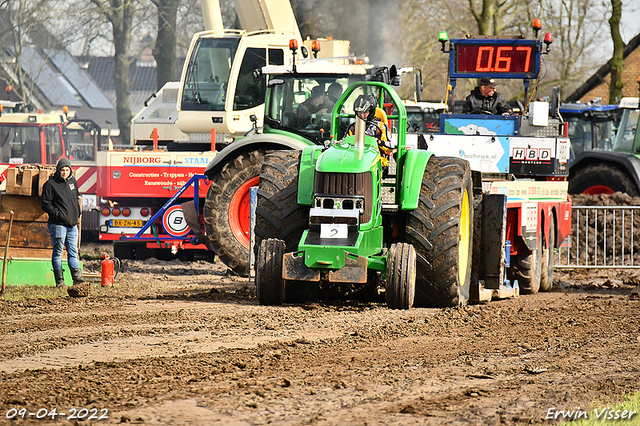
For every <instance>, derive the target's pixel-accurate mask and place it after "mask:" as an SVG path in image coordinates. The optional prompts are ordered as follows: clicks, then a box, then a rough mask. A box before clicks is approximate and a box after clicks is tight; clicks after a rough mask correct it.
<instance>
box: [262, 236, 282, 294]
mask: <svg viewBox="0 0 640 426" xmlns="http://www.w3.org/2000/svg"><path fill="white" fill-rule="evenodd" d="M284 251H285V245H284V241H282V240H278V239H271V238H270V239H268V240H262V242H261V243H260V247H259V248H258V258H257V260H256V295H257V296H258V301H259V302H260V304H261V305H282V304H283V303H284V300H285V281H284V279H283V278H282V256H283V255H284Z"/></svg>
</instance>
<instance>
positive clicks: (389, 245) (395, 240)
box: [255, 81, 474, 309]
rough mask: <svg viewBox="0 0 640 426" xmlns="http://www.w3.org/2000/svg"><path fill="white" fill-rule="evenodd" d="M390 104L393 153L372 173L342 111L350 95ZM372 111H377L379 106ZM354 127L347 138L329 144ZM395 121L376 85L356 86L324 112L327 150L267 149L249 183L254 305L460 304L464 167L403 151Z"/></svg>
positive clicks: (467, 253) (467, 173)
mask: <svg viewBox="0 0 640 426" xmlns="http://www.w3.org/2000/svg"><path fill="white" fill-rule="evenodd" d="M364 93H369V94H374V95H375V96H376V98H377V99H378V100H379V106H380V107H382V100H383V99H384V100H386V101H389V100H390V101H391V103H392V104H393V111H397V114H396V115H389V116H388V117H387V118H388V119H389V120H392V122H394V127H395V130H396V132H397V133H395V134H394V136H396V142H397V147H396V152H395V154H394V156H393V158H391V164H390V165H389V166H388V167H383V166H382V157H381V151H380V149H379V148H378V143H377V140H376V139H375V138H373V137H370V136H367V135H365V134H364V127H365V125H364V121H363V120H361V119H359V118H356V115H355V114H354V113H352V112H351V111H352V110H353V108H352V105H353V102H354V100H355V98H356V96H357V95H359V94H364ZM380 109H381V108H380ZM354 118H355V120H356V123H355V132H354V135H351V136H346V137H344V138H342V139H340V136H341V135H339V132H340V129H341V123H342V128H343V129H344V124H345V122H349V121H351V120H353V119H354ZM406 129H407V114H406V110H405V107H404V105H403V103H402V101H401V100H400V98H399V97H398V95H397V94H396V92H395V91H394V90H393V89H392V88H391V87H390V86H389V85H387V84H385V83H381V82H371V81H369V82H358V83H354V84H352V85H351V86H349V87H348V89H347V90H346V91H345V92H344V94H343V95H342V97H341V98H340V99H339V100H338V102H337V103H336V105H335V107H334V109H333V114H332V123H331V136H332V137H331V143H330V144H327V146H326V147H323V146H309V147H306V148H304V149H302V150H296V151H292V150H286V151H284V150H282V151H272V152H270V153H268V154H267V155H266V157H265V160H264V163H263V165H262V171H261V174H260V181H259V188H258V198H257V206H256V224H255V244H256V263H255V280H256V289H257V296H258V299H259V301H260V303H261V304H263V305H280V304H282V303H284V302H289V301H296V300H300V299H301V298H309V297H313V296H314V295H317V294H319V295H334V294H335V295H342V296H349V297H354V298H365V297H375V296H380V297H381V295H382V293H384V298H385V300H386V303H387V304H388V306H389V307H390V308H394V309H409V308H411V307H412V306H413V305H414V302H415V305H416V306H437V307H445V306H455V305H462V304H465V303H466V302H467V301H468V300H469V297H470V281H471V263H472V258H471V255H472V246H473V229H474V228H473V222H474V220H473V209H474V199H473V187H472V173H471V170H470V168H469V164H468V162H467V161H466V160H463V159H460V158H454V157H435V156H433V154H432V152H430V151H427V150H420V149H409V148H408V147H407V145H406Z"/></svg>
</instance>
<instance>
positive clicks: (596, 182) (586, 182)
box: [569, 163, 640, 197]
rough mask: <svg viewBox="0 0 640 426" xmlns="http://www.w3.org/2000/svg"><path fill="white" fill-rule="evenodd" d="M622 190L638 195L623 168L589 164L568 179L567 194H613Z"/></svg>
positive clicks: (632, 195)
mask: <svg viewBox="0 0 640 426" xmlns="http://www.w3.org/2000/svg"><path fill="white" fill-rule="evenodd" d="M614 192H624V193H626V194H629V195H630V196H631V197H638V196H640V190H639V189H638V187H637V186H636V184H635V182H634V181H633V179H632V178H631V176H629V175H628V174H627V173H626V172H625V171H624V170H622V169H620V168H619V167H616V166H615V165H613V164H606V163H602V164H589V165H587V166H585V167H584V168H582V169H580V170H577V171H576V172H575V174H573V176H572V177H571V179H570V180H569V194H591V195H593V194H613V193H614Z"/></svg>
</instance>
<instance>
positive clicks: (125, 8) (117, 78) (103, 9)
mask: <svg viewBox="0 0 640 426" xmlns="http://www.w3.org/2000/svg"><path fill="white" fill-rule="evenodd" d="M91 3H93V4H94V5H95V6H96V8H97V9H98V11H99V12H100V13H101V14H102V15H104V16H105V17H106V18H107V20H108V21H109V23H110V24H111V27H112V30H113V44H114V50H115V54H114V75H113V79H114V83H115V88H116V116H117V119H118V128H119V129H120V138H121V140H122V142H123V143H128V142H129V140H131V138H130V136H131V119H132V118H133V114H131V107H130V104H129V65H130V64H131V61H132V59H131V58H130V56H129V45H130V43H131V27H132V24H133V16H134V13H135V10H136V6H135V2H134V0H91Z"/></svg>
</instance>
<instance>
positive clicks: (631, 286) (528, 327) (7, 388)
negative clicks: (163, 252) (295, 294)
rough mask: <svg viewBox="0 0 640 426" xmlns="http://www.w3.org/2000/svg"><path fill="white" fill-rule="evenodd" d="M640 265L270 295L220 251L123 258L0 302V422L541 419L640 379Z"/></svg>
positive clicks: (610, 397) (612, 396) (617, 392)
mask: <svg viewBox="0 0 640 426" xmlns="http://www.w3.org/2000/svg"><path fill="white" fill-rule="evenodd" d="M89 266H90V265H89ZM639 282H640V279H639V278H638V277H637V276H635V275H632V274H621V275H619V276H607V275H606V274H604V273H603V275H602V276H600V277H598V276H596V275H594V274H591V275H587V274H586V273H580V274H578V273H576V274H574V275H572V276H569V275H568V274H561V273H559V274H557V276H556V282H555V288H554V291H553V292H551V293H545V294H537V295H533V296H521V297H520V298H518V299H513V300H503V301H494V302H491V303H489V304H484V305H471V306H467V307H465V308H460V309H444V310H438V309H412V310H409V311H393V310H389V309H387V308H386V307H385V306H384V305H383V304H363V303H349V302H331V301H328V302H323V303H312V304H304V305H289V306H284V307H263V306H260V305H258V303H257V301H256V299H255V292H254V290H253V286H252V285H250V284H249V283H248V281H247V280H246V279H241V278H237V277H233V276H227V274H226V268H224V267H223V266H222V265H221V264H215V265H212V264H209V263H205V262H194V263H180V262H178V261H175V262H169V263H162V262H157V261H147V262H129V263H128V267H127V268H126V269H125V272H123V273H122V274H121V275H120V276H119V277H118V280H117V287H116V288H113V289H110V288H100V287H99V285H96V284H94V286H93V287H92V295H91V296H90V297H89V298H86V299H70V298H68V297H61V298H56V299H52V300H31V301H27V302H8V301H0V336H1V337H0V371H2V373H0V423H2V424H3V423H11V424H16V422H9V421H8V420H6V418H5V416H6V413H7V412H8V410H10V409H11V408H16V409H20V408H26V409H27V410H29V411H28V412H33V413H35V412H37V411H38V410H39V409H42V408H46V409H48V410H51V409H53V408H57V410H58V412H59V413H60V412H64V413H66V414H67V416H68V415H69V413H71V411H69V409H70V408H74V407H75V408H76V409H78V408H82V407H87V408H96V409H97V415H100V414H102V413H104V412H101V411H100V410H101V409H107V410H108V417H109V418H108V420H103V421H101V422H100V423H103V424H115V423H121V422H124V423H128V422H131V423H139V424H150V425H168V424H172V425H186V424H193V425H195V424H198V425H203V424H231V425H249V424H267V423H271V424H278V425H281V424H320V425H322V424H327V425H329V424H330V425H344V424H362V425H364V424H367V425H397V424H402V425H413V424H430V425H441V424H454V425H455V424H460V425H462V424H465V425H467V424H477V425H484V424H520V423H522V424H524V423H531V422H533V423H544V422H546V420H545V417H546V415H547V413H548V410H549V409H550V408H552V407H555V409H556V410H575V409H577V408H578V407H581V408H582V409H586V408H587V407H588V404H589V402H591V401H593V400H600V401H603V402H607V401H615V400H616V399H618V398H619V397H620V396H621V395H622V394H623V393H624V392H632V391H636V390H638V389H640V383H639V382H638V377H639V375H640V371H639V370H640V366H639V365H638V359H640V318H639V317H638V307H639V306H638V305H639V303H640V302H639V301H638V288H639V287H638V284H639ZM27 417H28V415H27ZM31 419H32V420H31V421H30V422H31V423H32V424H38V425H44V424H53V422H51V418H50V417H49V418H48V419H49V420H48V421H45V420H33V419H34V416H32V417H31ZM636 419H637V418H636ZM216 422H219V423H216ZM56 423H58V424H67V419H66V418H64V417H62V416H60V417H58V419H57V420H56ZM68 423H69V424H72V423H73V421H68ZM80 424H87V422H86V421H85V422H81V423H80Z"/></svg>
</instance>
